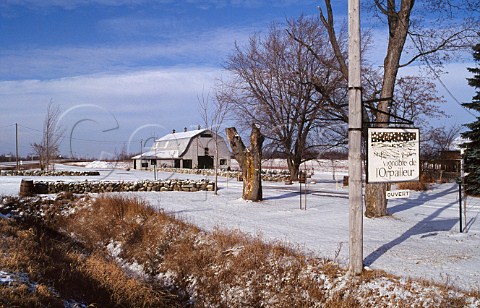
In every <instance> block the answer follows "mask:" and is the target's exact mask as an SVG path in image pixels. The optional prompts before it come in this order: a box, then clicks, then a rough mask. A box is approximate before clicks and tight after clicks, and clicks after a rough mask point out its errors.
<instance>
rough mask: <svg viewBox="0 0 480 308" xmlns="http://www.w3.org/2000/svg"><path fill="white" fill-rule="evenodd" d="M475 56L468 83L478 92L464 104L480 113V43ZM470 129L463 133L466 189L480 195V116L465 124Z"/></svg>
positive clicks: (474, 51)
mask: <svg viewBox="0 0 480 308" xmlns="http://www.w3.org/2000/svg"><path fill="white" fill-rule="evenodd" d="M473 58H474V60H475V62H476V63H477V67H474V68H468V71H469V72H471V73H473V78H469V79H468V84H469V85H470V86H472V87H474V88H475V89H476V91H477V92H476V94H475V96H474V97H473V99H472V102H469V103H463V104H462V105H463V106H464V107H466V108H468V109H471V110H475V111H476V112H478V113H480V66H479V65H478V64H480V44H477V45H475V46H474V47H473ZM465 126H466V127H467V128H468V129H469V130H468V131H465V132H464V133H462V137H463V138H465V139H467V140H468V141H467V142H466V143H464V144H463V147H465V148H466V151H465V171H466V172H468V174H467V176H466V177H465V185H466V187H465V189H466V192H467V194H469V195H474V196H479V195H480V116H477V119H476V120H475V121H474V122H472V123H468V124H465Z"/></svg>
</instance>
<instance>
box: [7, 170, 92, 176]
mask: <svg viewBox="0 0 480 308" xmlns="http://www.w3.org/2000/svg"><path fill="white" fill-rule="evenodd" d="M95 175H100V172H98V171H67V170H62V171H42V170H0V176H95Z"/></svg>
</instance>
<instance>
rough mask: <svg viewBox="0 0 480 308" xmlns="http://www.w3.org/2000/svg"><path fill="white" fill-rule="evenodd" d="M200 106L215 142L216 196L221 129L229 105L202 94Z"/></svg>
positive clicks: (204, 120)
mask: <svg viewBox="0 0 480 308" xmlns="http://www.w3.org/2000/svg"><path fill="white" fill-rule="evenodd" d="M198 101H199V105H200V113H201V116H202V119H203V123H204V124H205V126H206V127H207V128H208V129H210V130H211V131H212V132H213V138H214V142H215V166H214V171H215V188H214V193H215V195H216V194H217V193H218V168H219V150H218V142H219V134H220V128H221V126H222V125H223V121H224V120H225V117H226V115H227V110H228V109H227V103H226V102H221V101H219V100H218V99H210V96H209V95H208V94H207V96H206V97H205V95H204V93H202V97H201V98H200V97H199V98H198Z"/></svg>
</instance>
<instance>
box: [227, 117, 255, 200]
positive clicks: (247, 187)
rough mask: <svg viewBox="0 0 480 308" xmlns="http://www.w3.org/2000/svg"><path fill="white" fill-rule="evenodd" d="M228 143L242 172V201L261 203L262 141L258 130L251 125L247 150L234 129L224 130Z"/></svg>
mask: <svg viewBox="0 0 480 308" xmlns="http://www.w3.org/2000/svg"><path fill="white" fill-rule="evenodd" d="M225 131H226V133H227V138H228V141H229V142H230V146H231V148H232V151H233V155H234V156H235V159H236V160H237V161H238V164H239V165H240V169H241V170H242V180H243V193H242V198H243V199H244V200H251V201H262V200H263V192H262V145H263V141H264V137H263V135H262V134H261V133H260V128H259V126H258V125H256V124H252V133H251V134H250V147H249V148H247V147H246V146H245V144H244V143H243V141H242V138H241V137H240V135H239V134H238V132H237V129H236V128H235V127H229V128H227V129H226V130H225Z"/></svg>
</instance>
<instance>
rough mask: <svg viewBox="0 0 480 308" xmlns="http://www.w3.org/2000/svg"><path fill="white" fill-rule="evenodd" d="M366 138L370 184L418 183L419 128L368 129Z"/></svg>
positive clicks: (368, 180) (368, 179)
mask: <svg viewBox="0 0 480 308" xmlns="http://www.w3.org/2000/svg"><path fill="white" fill-rule="evenodd" d="M367 138H368V140H367V151H368V157H367V165H368V171H367V182H370V183H375V182H384V183H388V182H405V181H418V179H419V177H420V130H419V129H418V128H369V129H368V137H367Z"/></svg>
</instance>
